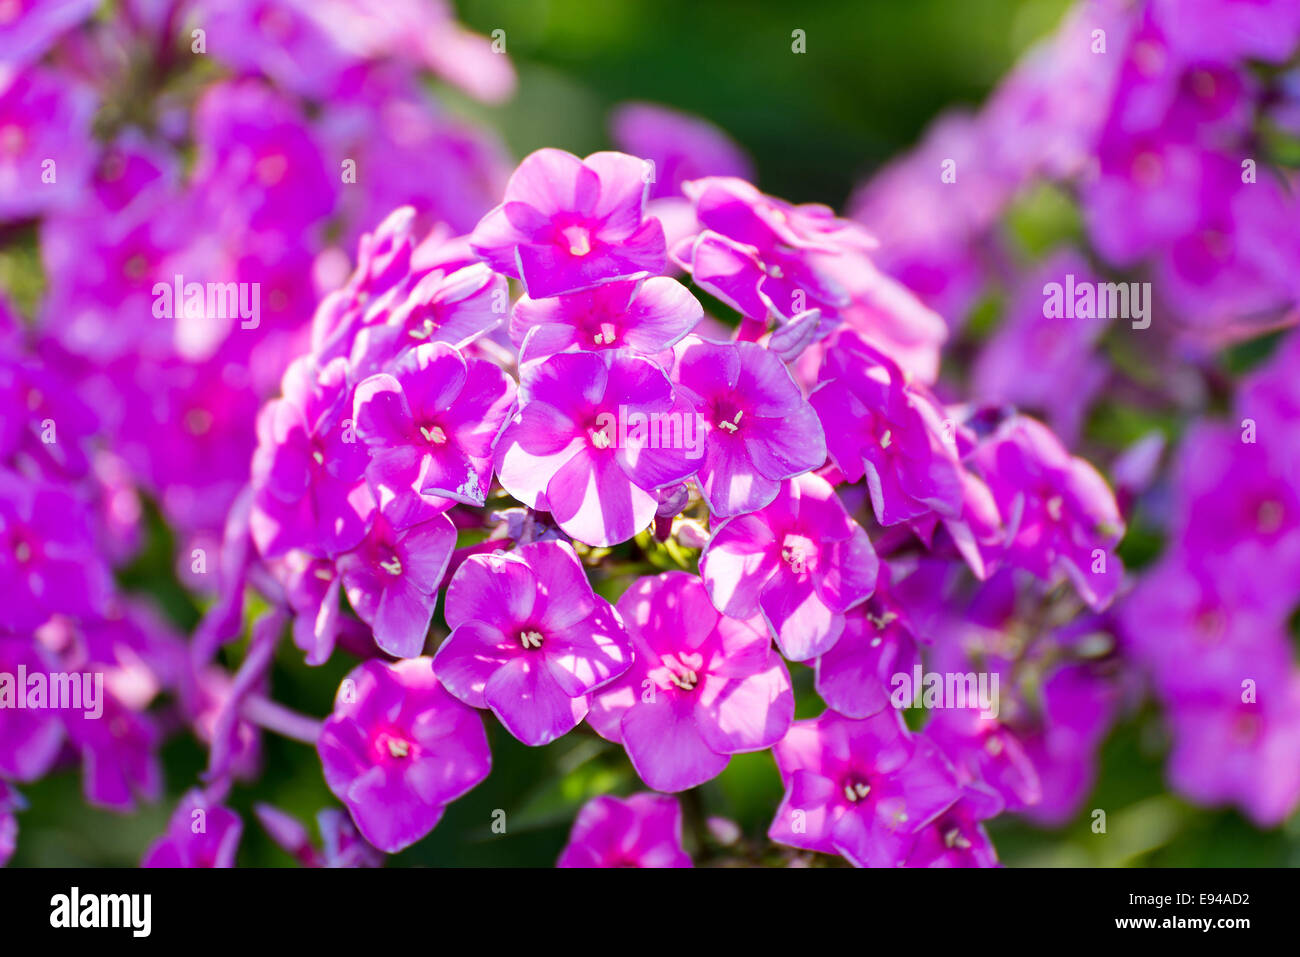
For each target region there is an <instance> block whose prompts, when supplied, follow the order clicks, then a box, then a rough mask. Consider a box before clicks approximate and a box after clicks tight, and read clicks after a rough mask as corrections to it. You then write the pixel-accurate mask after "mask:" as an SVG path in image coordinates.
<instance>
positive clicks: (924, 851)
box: [903, 789, 1000, 867]
mask: <svg viewBox="0 0 1300 957" xmlns="http://www.w3.org/2000/svg"><path fill="white" fill-rule="evenodd" d="M968 793H969V789H967V791H964V792H963V795H962V798H961V800H959V801H958V802H957V803H956V804H954V805H953V806H952V807H950V808H948V810H946V811H944V812H943V813H942V814H940V815H939V816H938V817H937V818H935V820H934V821H933V822H932V823H931V824H928V825H926V826H925V827H923V828H922V829H921V830H920V831H919V832H917V835H916V840H915V841H914V842H913V843H912V849H911V850H910V851H909V852H908V854H907V859H906V860H905V861H904V862H903V866H904V867H999V866H1000V865H999V864H998V854H997V851H996V850H995V849H994V847H993V842H992V841H991V840H989V835H988V832H987V831H985V830H984V825H983V824H981V823H980V818H979V816H978V814H977V813H976V812H975V810H973V809H972V802H971V801H969V800H968V799H967V797H966V795H967V794H968Z"/></svg>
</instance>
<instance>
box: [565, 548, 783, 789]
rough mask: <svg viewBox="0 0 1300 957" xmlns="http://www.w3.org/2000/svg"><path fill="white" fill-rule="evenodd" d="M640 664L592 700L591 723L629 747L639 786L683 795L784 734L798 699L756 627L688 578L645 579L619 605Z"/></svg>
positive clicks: (671, 575) (679, 575)
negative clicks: (724, 611) (716, 604)
mask: <svg viewBox="0 0 1300 957" xmlns="http://www.w3.org/2000/svg"><path fill="white" fill-rule="evenodd" d="M618 610H619V614H620V615H622V617H623V621H624V623H625V624H626V626H627V630H628V634H629V635H630V636H631V638H632V647H633V650H634V652H635V659H634V662H633V665H632V667H631V668H629V669H628V671H627V673H626V674H625V675H624V676H623V677H622V678H620V679H618V680H617V681H615V682H614V683H613V684H611V685H610V686H609V688H608V689H603V690H602V691H601V692H600V693H599V694H598V695H597V696H596V697H595V699H594V700H593V701H592V705H591V713H590V714H589V715H588V720H589V721H590V722H591V725H592V727H594V728H595V729H596V730H597V731H598V732H599V733H600V734H601V735H602V736H603V737H605V738H608V739H609V740H611V741H616V742H619V743H621V744H622V745H623V746H624V747H625V748H627V754H628V757H629V758H630V759H631V761H632V766H633V767H634V768H636V771H637V774H639V775H640V776H641V780H643V781H645V783H646V784H648V785H649V786H650V787H652V788H654V789H655V790H657V791H684V790H686V789H687V788H692V787H695V786H696V785H698V784H703V783H704V782H705V781H708V780H709V779H711V778H713V777H716V776H717V775H718V774H720V773H721V772H722V769H723V768H725V767H726V766H727V762H728V761H729V760H730V756H731V755H732V754H736V753H738V752H742V751H759V750H762V749H763V748H766V747H769V746H770V745H771V744H772V743H773V742H774V741H777V740H779V739H780V738H781V736H782V735H783V734H785V731H786V729H787V728H788V727H789V726H790V720H791V718H792V717H793V716H794V695H793V694H792V692H791V690H790V676H789V674H788V673H787V672H786V668H785V663H784V662H782V661H781V659H780V657H779V656H777V655H776V653H775V652H774V651H773V650H772V647H771V639H770V638H769V637H768V636H767V635H766V634H764V633H763V631H762V630H760V628H759V627H757V625H756V623H755V622H748V621H739V620H737V619H734V618H728V617H726V616H724V615H719V614H718V612H717V611H716V610H715V609H714V608H713V606H712V605H711V604H710V603H709V598H708V595H707V594H706V592H705V590H704V586H703V585H702V584H701V583H700V580H699V579H698V578H696V577H695V576H693V575H688V574H687V573H685V572H666V573H665V574H662V575H657V576H655V577H654V578H643V579H641V581H639V582H638V583H637V584H635V585H633V586H632V587H631V588H629V589H628V590H627V591H626V592H624V593H623V597H622V598H620V599H619V602H618Z"/></svg>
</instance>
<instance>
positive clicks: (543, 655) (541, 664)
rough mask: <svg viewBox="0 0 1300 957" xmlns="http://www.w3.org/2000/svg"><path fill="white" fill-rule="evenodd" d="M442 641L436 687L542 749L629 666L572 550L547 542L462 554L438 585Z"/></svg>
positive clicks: (614, 626) (617, 628)
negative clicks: (447, 630) (443, 598)
mask: <svg viewBox="0 0 1300 957" xmlns="http://www.w3.org/2000/svg"><path fill="white" fill-rule="evenodd" d="M445 614H446V617H447V624H448V625H449V626H450V627H451V629H452V632H451V635H450V637H448V638H447V640H446V641H445V642H443V644H442V646H441V647H440V648H439V649H438V653H437V654H436V655H435V656H434V667H435V669H436V670H437V672H438V677H439V678H440V679H441V680H442V683H443V685H444V687H446V689H447V690H448V691H450V692H451V693H452V694H454V695H455V696H456V697H457V698H459V699H460V700H461V701H464V702H465V703H466V704H468V705H472V706H473V707H475V708H491V709H492V711H493V713H494V714H496V716H497V717H498V718H500V719H501V723H502V724H504V725H505V726H506V730H508V731H509V732H510V733H511V734H513V735H514V736H515V737H516V738H518V739H519V740H520V741H522V742H524V744H528V745H541V744H546V743H547V742H549V741H553V740H554V739H555V738H558V737H559V736H560V735H562V734H564V733H566V732H568V731H570V730H572V729H573V728H574V727H575V726H576V725H577V724H578V723H579V722H580V721H581V720H582V719H583V718H584V717H586V714H587V695H588V694H590V693H591V692H592V691H594V690H595V689H596V688H598V687H600V686H601V685H603V684H605V683H606V682H608V681H610V680H611V679H613V678H616V677H618V676H619V675H620V674H622V673H623V672H624V671H626V670H627V668H628V666H629V665H630V664H631V663H632V646H631V644H630V643H629V641H628V638H627V635H626V634H625V633H624V632H623V626H622V624H621V623H620V622H619V620H618V617H617V616H616V615H615V614H614V611H613V609H612V608H611V607H610V605H609V603H608V602H607V601H605V600H604V599H603V598H599V597H597V596H596V595H595V594H594V593H593V592H592V590H591V585H590V583H588V581H587V575H586V573H585V572H584V571H583V569H582V565H581V563H579V561H578V556H577V555H575V554H574V552H573V549H572V548H571V547H570V546H569V545H567V544H564V543H561V542H556V541H542V542H533V543H531V544H528V545H521V546H520V547H519V548H517V549H515V550H514V551H512V552H509V553H506V554H501V553H495V554H492V555H471V556H470V557H469V558H468V559H466V560H465V563H464V564H462V565H461V566H460V568H459V569H457V571H456V574H455V575H454V576H452V580H451V583H450V584H449V585H448V586H447V602H446V611H445Z"/></svg>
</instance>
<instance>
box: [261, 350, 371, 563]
mask: <svg viewBox="0 0 1300 957" xmlns="http://www.w3.org/2000/svg"><path fill="white" fill-rule="evenodd" d="M347 374H348V368H347V363H346V362H345V361H344V360H342V359H335V360H334V361H332V362H330V363H328V364H327V365H325V366H324V367H323V368H319V367H318V366H317V365H316V363H315V362H314V361H313V360H312V359H311V358H310V357H303V358H301V359H298V360H296V361H295V362H294V363H293V364H292V365H291V366H290V367H289V369H288V371H287V372H286V373H285V377H284V383H283V389H284V397H283V398H280V399H273V400H272V401H270V402H268V403H267V404H266V405H265V406H263V408H262V411H261V413H259V415H258V418H257V437H258V446H257V451H256V452H255V453H254V456H253V488H254V497H253V506H252V511H251V515H250V517H249V527H250V530H251V533H252V536H253V541H254V542H255V543H256V544H257V548H258V551H260V552H261V553H262V554H263V555H264V556H266V557H268V558H274V557H276V556H279V555H283V554H285V553H286V552H287V551H289V550H290V549H292V548H300V549H303V550H305V551H307V552H309V553H311V554H312V555H315V556H320V557H330V556H333V555H336V554H338V553H339V552H343V551H347V550H348V549H350V548H353V547H355V546H356V544H357V543H358V542H360V541H361V539H362V538H363V537H364V536H365V534H366V524H367V522H368V521H369V519H370V516H371V514H372V513H373V511H374V499H373V497H372V496H371V494H370V491H369V489H367V487H366V485H365V482H364V481H363V480H362V475H363V472H364V470H365V467H366V463H367V457H366V448H365V446H364V445H362V444H361V443H360V442H357V441H356V440H355V436H354V435H352V434H351V430H350V429H349V428H348V427H347V426H346V425H345V423H344V419H346V418H348V417H349V416H350V414H351V411H352V410H351V405H350V403H349V397H350V395H351V389H350V388H349V385H348V381H347Z"/></svg>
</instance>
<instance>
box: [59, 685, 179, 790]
mask: <svg viewBox="0 0 1300 957" xmlns="http://www.w3.org/2000/svg"><path fill="white" fill-rule="evenodd" d="M64 722H65V725H66V727H67V731H68V740H69V742H70V743H71V744H72V745H73V746H74V747H75V748H76V749H77V751H78V753H79V755H80V757H81V776H82V792H83V793H84V794H85V796H86V800H87V801H88V802H89V803H91V804H95V805H98V806H100V807H107V808H112V809H114V810H117V811H130V810H134V808H135V806H136V801H137V799H139V800H142V801H146V802H152V801H157V800H158V798H159V796H160V795H161V794H162V788H163V773H162V761H161V759H160V757H159V754H158V749H159V748H160V747H161V746H162V733H161V732H160V731H159V729H158V727H157V724H156V723H155V719H154V717H153V716H152V715H150V714H148V713H147V712H145V711H143V710H139V711H137V710H133V709H131V708H129V707H127V705H126V704H124V703H123V702H122V701H119V700H118V699H117V697H116V696H115V695H113V694H112V693H111V691H110V690H109V689H108V688H107V687H106V688H105V691H104V701H103V714H102V715H100V716H99V717H97V718H92V717H90V716H89V715H87V714H86V713H85V712H84V711H77V710H75V709H74V710H72V711H69V712H67V713H66V714H65V716H64Z"/></svg>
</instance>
